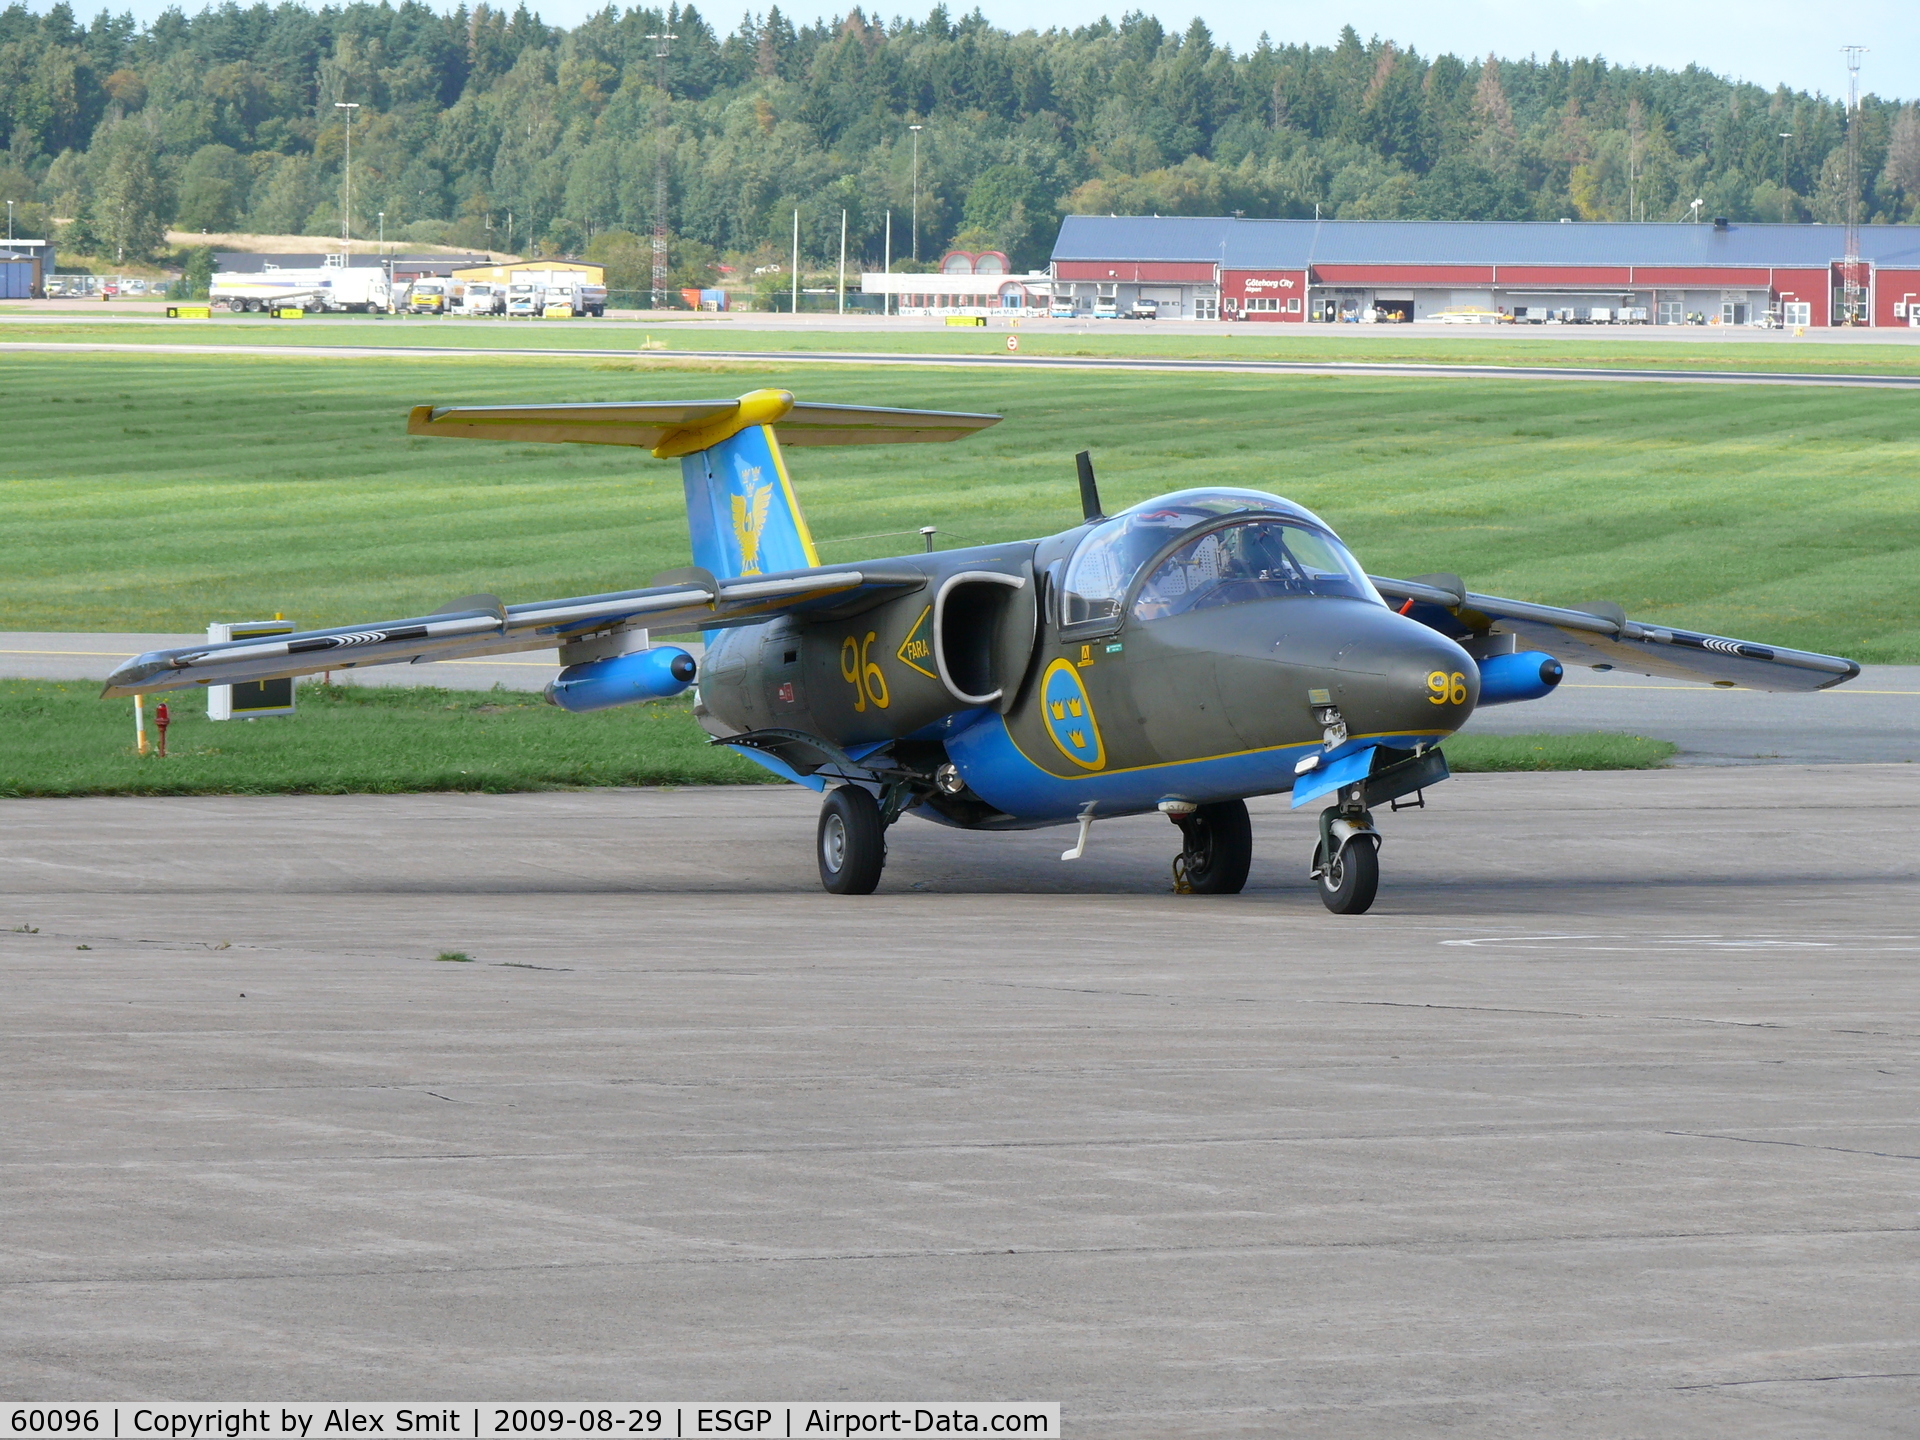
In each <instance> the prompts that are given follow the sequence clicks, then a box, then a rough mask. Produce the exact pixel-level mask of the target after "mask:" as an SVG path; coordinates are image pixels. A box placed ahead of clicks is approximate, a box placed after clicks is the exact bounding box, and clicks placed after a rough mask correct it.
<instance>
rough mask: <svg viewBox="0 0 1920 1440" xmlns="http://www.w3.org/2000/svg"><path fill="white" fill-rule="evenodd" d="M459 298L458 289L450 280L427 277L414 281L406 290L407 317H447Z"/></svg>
mask: <svg viewBox="0 0 1920 1440" xmlns="http://www.w3.org/2000/svg"><path fill="white" fill-rule="evenodd" d="M459 298H460V287H459V286H458V285H456V284H455V283H454V282H453V281H451V280H441V279H438V278H437V277H433V276H429V277H427V278H425V279H421V280H416V281H414V282H413V284H412V285H411V286H410V287H408V290H407V313H408V314H409V315H449V314H452V313H453V306H454V304H455V303H456V302H457V301H458V299H459Z"/></svg>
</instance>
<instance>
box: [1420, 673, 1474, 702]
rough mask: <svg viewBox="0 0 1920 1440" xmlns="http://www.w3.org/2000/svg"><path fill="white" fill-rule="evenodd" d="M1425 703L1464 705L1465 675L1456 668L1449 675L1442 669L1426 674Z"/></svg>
mask: <svg viewBox="0 0 1920 1440" xmlns="http://www.w3.org/2000/svg"><path fill="white" fill-rule="evenodd" d="M1427 689H1428V690H1429V691H1430V692H1431V693H1430V694H1429V695H1428V696H1427V703H1429V704H1431V705H1464V704H1466V703H1467V677H1466V676H1465V675H1462V674H1461V673H1460V672H1459V671H1458V670H1456V671H1454V672H1453V673H1452V674H1451V675H1449V674H1448V673H1447V672H1446V671H1444V670H1435V671H1434V672H1433V673H1432V674H1430V675H1428V676H1427Z"/></svg>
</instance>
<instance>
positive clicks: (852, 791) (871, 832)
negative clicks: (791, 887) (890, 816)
mask: <svg viewBox="0 0 1920 1440" xmlns="http://www.w3.org/2000/svg"><path fill="white" fill-rule="evenodd" d="M814 854H815V856H816V858H817V859H818V860H819V862H820V883H821V884H822V885H824V886H826V887H827V891H828V893H829V894H833V895H871V894H872V893H873V892H874V890H875V888H877V887H878V886H879V884H880V871H881V870H882V868H884V867H885V865H886V863H887V827H886V826H884V825H882V824H881V823H880V806H879V804H878V803H877V802H876V801H875V800H874V798H873V796H872V795H871V794H870V793H869V792H868V791H866V790H863V789H861V788H860V786H858V785H841V786H838V787H836V788H835V789H833V790H831V791H829V792H828V793H827V800H826V803H825V804H824V805H822V806H821V807H820V828H819V831H818V835H817V838H816V840H815V844H814Z"/></svg>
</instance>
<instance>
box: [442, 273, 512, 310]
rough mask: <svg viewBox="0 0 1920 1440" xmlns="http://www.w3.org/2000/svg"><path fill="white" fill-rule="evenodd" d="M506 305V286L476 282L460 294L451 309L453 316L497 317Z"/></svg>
mask: <svg viewBox="0 0 1920 1440" xmlns="http://www.w3.org/2000/svg"><path fill="white" fill-rule="evenodd" d="M506 305H507V287H506V286H504V285H493V284H489V283H487V282H485V281H478V280H476V281H474V282H472V283H471V284H469V285H467V286H466V287H465V289H463V290H462V291H461V292H460V294H459V295H458V296H457V297H456V298H455V300H454V301H453V307H452V308H453V313H454V314H455V315H498V314H500V313H501V312H502V311H503V310H505V309H506Z"/></svg>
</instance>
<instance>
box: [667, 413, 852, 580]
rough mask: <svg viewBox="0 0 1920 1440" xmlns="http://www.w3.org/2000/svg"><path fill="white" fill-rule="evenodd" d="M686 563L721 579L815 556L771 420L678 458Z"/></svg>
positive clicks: (798, 564)
mask: <svg viewBox="0 0 1920 1440" xmlns="http://www.w3.org/2000/svg"><path fill="white" fill-rule="evenodd" d="M680 477H681V480H682V482H683V483H684V484H685V485H686V489H687V530H688V531H689V533H690V534H691V536H692V539H693V563H694V564H696V565H698V566H700V567H701V568H702V569H705V570H711V571H712V572H713V573H714V574H715V575H717V576H719V577H720V578H721V579H723V580H726V579H731V578H733V577H734V576H736V575H765V574H770V573H773V572H776V571H781V570H806V569H809V568H811V567H812V566H815V565H818V564H819V563H820V557H819V555H818V554H817V553H815V551H814V548H813V536H812V535H810V534H809V533H808V532H807V519H806V516H804V515H802V514H801V513H800V502H799V500H798V499H797V498H795V496H794V493H793V480H792V478H791V477H790V476H789V475H788V474H787V464H786V461H785V460H784V459H783V458H781V455H780V442H779V440H778V439H776V438H775V436H774V433H773V427H772V426H771V425H752V426H749V427H747V428H746V429H744V430H741V431H738V432H737V433H735V434H733V435H730V436H728V437H727V438H726V439H724V440H722V441H720V442H719V443H717V444H714V445H710V446H708V447H707V448H706V449H704V450H698V451H695V452H694V453H693V454H691V455H686V456H682V457H681V460H680Z"/></svg>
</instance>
